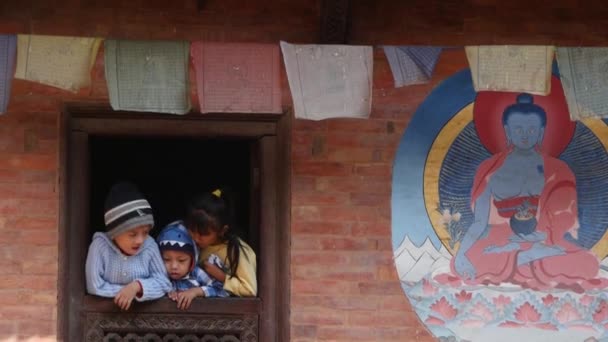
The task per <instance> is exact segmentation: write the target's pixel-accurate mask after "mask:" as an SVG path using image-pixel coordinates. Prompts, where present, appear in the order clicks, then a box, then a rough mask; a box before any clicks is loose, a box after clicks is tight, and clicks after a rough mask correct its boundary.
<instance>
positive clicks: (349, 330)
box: [317, 326, 377, 342]
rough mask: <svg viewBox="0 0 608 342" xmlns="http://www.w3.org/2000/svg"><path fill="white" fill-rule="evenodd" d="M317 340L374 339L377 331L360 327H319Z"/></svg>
mask: <svg viewBox="0 0 608 342" xmlns="http://www.w3.org/2000/svg"><path fill="white" fill-rule="evenodd" d="M317 335H318V336H319V340H321V341H325V340H342V341H368V342H369V341H376V338H377V333H376V331H375V330H374V329H370V328H360V327H352V326H349V327H332V326H329V327H320V328H319V331H318V333H317Z"/></svg>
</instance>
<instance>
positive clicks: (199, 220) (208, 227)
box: [184, 189, 247, 276]
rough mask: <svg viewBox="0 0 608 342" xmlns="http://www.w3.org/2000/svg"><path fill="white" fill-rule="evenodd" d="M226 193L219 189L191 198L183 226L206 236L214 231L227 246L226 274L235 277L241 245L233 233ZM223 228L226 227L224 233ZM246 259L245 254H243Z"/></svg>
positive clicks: (231, 217)
mask: <svg viewBox="0 0 608 342" xmlns="http://www.w3.org/2000/svg"><path fill="white" fill-rule="evenodd" d="M228 197H229V196H228V195H227V193H225V191H222V190H221V189H217V190H215V191H212V192H205V193H203V194H201V195H198V196H195V197H193V198H192V199H191V200H190V201H189V202H188V204H187V213H186V219H185V222H184V223H185V225H186V227H187V228H188V229H189V230H192V231H195V232H197V233H199V234H202V235H206V234H208V233H209V231H214V232H216V233H217V234H218V237H219V238H220V239H221V241H222V242H226V244H227V245H228V253H227V258H228V262H229V263H230V269H229V270H228V273H229V275H230V276H236V269H237V267H238V265H239V258H240V254H241V249H242V248H243V245H242V244H241V240H240V239H239V237H238V235H237V234H236V232H235V230H236V229H235V226H234V224H233V217H234V215H233V212H232V210H233V208H232V207H231V206H230V200H229V199H228ZM224 227H226V229H225V231H224ZM245 257H246V258H247V254H245Z"/></svg>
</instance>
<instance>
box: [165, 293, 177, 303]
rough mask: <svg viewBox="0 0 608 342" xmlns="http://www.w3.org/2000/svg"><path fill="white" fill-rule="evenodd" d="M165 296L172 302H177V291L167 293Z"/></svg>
mask: <svg viewBox="0 0 608 342" xmlns="http://www.w3.org/2000/svg"><path fill="white" fill-rule="evenodd" d="M167 296H168V297H169V298H170V299H171V300H172V301H174V302H175V301H177V291H171V292H169V293H167Z"/></svg>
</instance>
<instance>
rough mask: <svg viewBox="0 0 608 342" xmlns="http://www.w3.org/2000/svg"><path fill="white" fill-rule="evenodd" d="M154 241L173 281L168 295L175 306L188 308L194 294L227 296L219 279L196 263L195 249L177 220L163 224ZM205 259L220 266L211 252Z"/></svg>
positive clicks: (198, 295) (196, 251)
mask: <svg viewBox="0 0 608 342" xmlns="http://www.w3.org/2000/svg"><path fill="white" fill-rule="evenodd" d="M156 241H157V242H158V247H159V249H160V252H161V255H162V258H163V261H164V263H165V268H166V269H167V273H168V274H169V278H170V279H171V283H172V284H173V290H172V291H171V292H169V294H168V295H169V298H171V299H172V300H174V301H176V302H177V307H178V308H179V309H182V310H185V309H188V308H189V307H190V304H191V303H192V300H193V299H194V298H195V297H228V296H229V294H228V292H226V290H224V284H223V283H222V282H220V281H218V280H216V279H214V278H213V277H211V276H210V275H209V274H207V272H205V271H203V270H202V269H201V268H200V267H199V266H197V261H198V248H197V247H196V244H195V243H194V240H192V237H190V234H189V233H188V230H187V229H186V227H184V225H183V223H182V222H181V221H176V222H173V223H171V224H169V225H167V226H166V227H165V228H164V229H163V230H162V231H161V232H160V234H159V235H158V237H157V238H156ZM207 261H208V262H210V263H212V264H215V265H216V266H218V267H219V268H223V265H222V262H221V260H220V259H219V258H218V257H217V256H216V255H211V256H210V257H209V259H208V260H207Z"/></svg>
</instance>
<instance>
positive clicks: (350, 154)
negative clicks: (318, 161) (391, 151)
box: [327, 146, 386, 163]
mask: <svg viewBox="0 0 608 342" xmlns="http://www.w3.org/2000/svg"><path fill="white" fill-rule="evenodd" d="M383 156H384V154H383V153H382V150H381V149H377V148H368V147H357V148H355V147H340V146H335V147H334V146H332V147H330V148H328V152H327V160H329V161H333V162H343V163H344V162H347V163H377V162H382V161H386V159H385V158H384V157H383Z"/></svg>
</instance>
